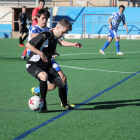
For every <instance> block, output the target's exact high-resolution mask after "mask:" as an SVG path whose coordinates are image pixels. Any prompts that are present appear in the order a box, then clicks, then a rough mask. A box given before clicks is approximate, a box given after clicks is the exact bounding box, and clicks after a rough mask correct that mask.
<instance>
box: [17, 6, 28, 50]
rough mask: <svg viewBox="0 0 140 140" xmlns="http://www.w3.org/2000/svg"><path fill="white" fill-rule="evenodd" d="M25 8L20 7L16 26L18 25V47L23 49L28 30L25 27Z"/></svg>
mask: <svg viewBox="0 0 140 140" xmlns="http://www.w3.org/2000/svg"><path fill="white" fill-rule="evenodd" d="M26 19H27V18H26V6H23V7H22V12H21V13H20V14H19V17H18V25H19V32H20V37H19V47H24V46H25V45H24V44H23V41H24V40H25V39H26V38H27V37H28V29H27V27H26V25H27V22H26ZM24 33H26V35H25V36H24V38H22V37H23V34H24Z"/></svg>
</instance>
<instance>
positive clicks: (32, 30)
mask: <svg viewBox="0 0 140 140" xmlns="http://www.w3.org/2000/svg"><path fill="white" fill-rule="evenodd" d="M32 33H35V34H36V33H37V31H36V27H34V26H32V27H31V28H30V34H32Z"/></svg>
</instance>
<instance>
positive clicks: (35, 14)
mask: <svg viewBox="0 0 140 140" xmlns="http://www.w3.org/2000/svg"><path fill="white" fill-rule="evenodd" d="M35 19H37V10H36V9H34V10H33V12H32V21H33V20H35Z"/></svg>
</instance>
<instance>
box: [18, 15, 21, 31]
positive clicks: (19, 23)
mask: <svg viewBox="0 0 140 140" xmlns="http://www.w3.org/2000/svg"><path fill="white" fill-rule="evenodd" d="M20 18H21V15H19V17H18V25H19V32H20V31H21V22H20Z"/></svg>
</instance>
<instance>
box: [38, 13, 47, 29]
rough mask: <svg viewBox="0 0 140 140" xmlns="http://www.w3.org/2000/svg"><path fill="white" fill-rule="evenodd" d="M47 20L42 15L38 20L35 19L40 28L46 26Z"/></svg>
mask: <svg viewBox="0 0 140 140" xmlns="http://www.w3.org/2000/svg"><path fill="white" fill-rule="evenodd" d="M47 20H48V18H46V16H44V15H43V14H42V15H41V16H40V18H38V17H37V21H38V25H39V26H40V27H42V28H43V27H45V26H46V22H47Z"/></svg>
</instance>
